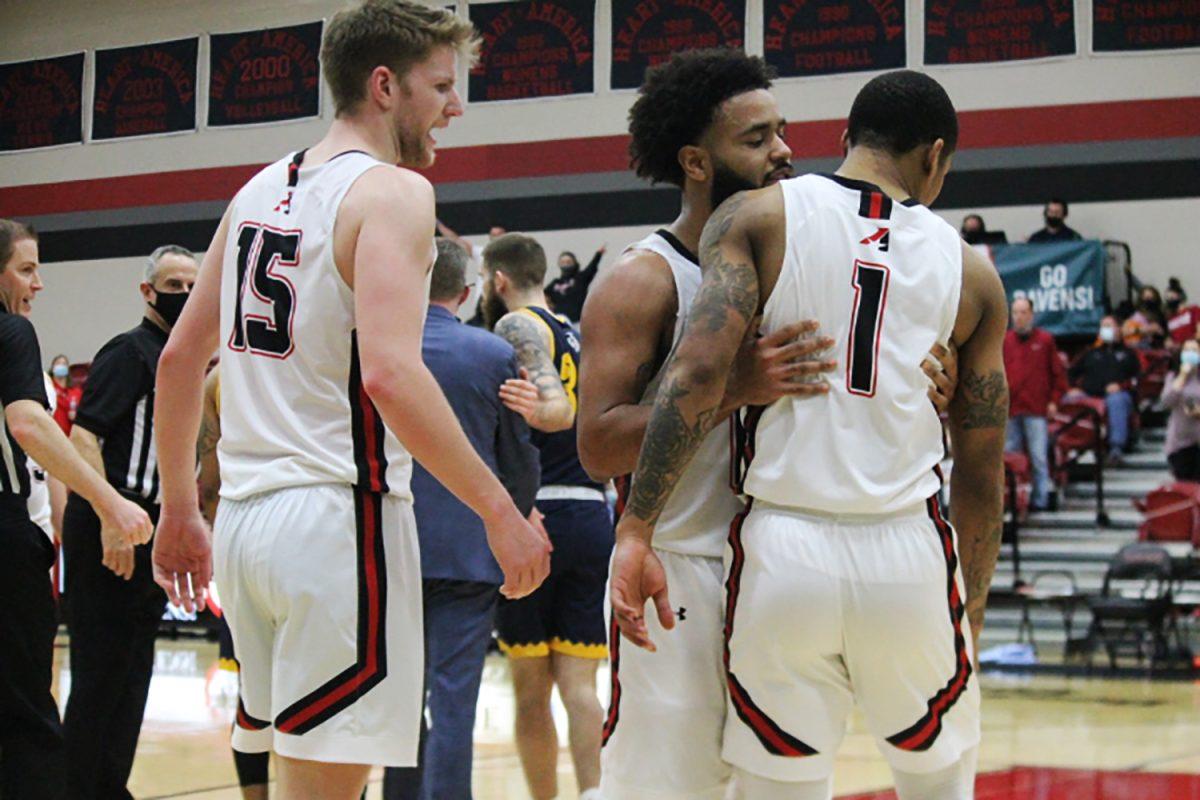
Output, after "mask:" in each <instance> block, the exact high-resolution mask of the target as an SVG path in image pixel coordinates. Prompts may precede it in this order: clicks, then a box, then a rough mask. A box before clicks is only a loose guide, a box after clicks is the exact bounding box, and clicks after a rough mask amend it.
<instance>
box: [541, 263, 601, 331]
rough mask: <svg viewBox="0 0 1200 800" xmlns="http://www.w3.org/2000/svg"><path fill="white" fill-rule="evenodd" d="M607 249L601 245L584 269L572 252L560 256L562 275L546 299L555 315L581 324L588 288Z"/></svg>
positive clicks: (554, 282)
mask: <svg viewBox="0 0 1200 800" xmlns="http://www.w3.org/2000/svg"><path fill="white" fill-rule="evenodd" d="M605 249H606V248H605V245H601V246H600V249H599V250H597V251H596V254H595V255H594V256H592V260H591V261H589V262H588V265H587V266H586V267H584V268H583V269H580V268H579V259H577V258H576V257H575V254H574V253H572V252H571V251H570V250H564V251H563V252H561V253H559V254H558V270H559V272H560V273H562V274H561V275H559V276H558V277H557V278H555V279H554V280H553V281H551V282H550V285H549V286H547V287H546V298H547V299H548V300H549V301H550V307H551V308H553V309H554V313H556V314H562V315H563V316H564V317H566V318H567V319H569V320H571V321H572V322H579V317H580V315H581V314H583V301H584V300H585V299H587V293H588V288H589V287H590V286H591V285H592V280H593V279H594V278H595V277H596V271H597V270H598V269H599V268H600V259H601V258H602V257H603V256H604V251H605Z"/></svg>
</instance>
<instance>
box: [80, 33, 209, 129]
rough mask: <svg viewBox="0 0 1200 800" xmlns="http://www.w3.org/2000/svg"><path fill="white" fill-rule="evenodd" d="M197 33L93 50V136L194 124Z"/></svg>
mask: <svg viewBox="0 0 1200 800" xmlns="http://www.w3.org/2000/svg"><path fill="white" fill-rule="evenodd" d="M199 48H200V40H199V39H195V38H193V39H177V40H175V41H173V42H159V43H158V44H143V45H135V46H134V47H118V48H116V49H113V50H97V51H96V87H95V90H94V91H93V94H92V97H93V101H92V137H91V138H92V139H93V140H103V139H122V138H125V137H128V136H147V135H155V134H163V133H176V132H178V131H194V130H196V58H197V53H198V52H199Z"/></svg>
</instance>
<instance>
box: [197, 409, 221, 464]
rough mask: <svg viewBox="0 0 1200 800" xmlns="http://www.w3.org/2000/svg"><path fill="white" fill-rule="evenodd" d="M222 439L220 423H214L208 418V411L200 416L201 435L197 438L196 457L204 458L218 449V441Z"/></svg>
mask: <svg viewBox="0 0 1200 800" xmlns="http://www.w3.org/2000/svg"><path fill="white" fill-rule="evenodd" d="M220 440H221V427H220V424H219V423H218V424H217V425H213V424H212V423H210V422H209V420H208V412H207V411H206V412H205V413H204V414H203V415H202V416H201V417H200V435H199V436H198V437H197V438H196V458H197V459H203V458H204V457H205V456H207V455H209V454H210V453H212V452H213V451H214V450H216V449H217V442H219V441H220Z"/></svg>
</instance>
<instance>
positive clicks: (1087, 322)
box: [989, 241, 1105, 336]
mask: <svg viewBox="0 0 1200 800" xmlns="http://www.w3.org/2000/svg"><path fill="white" fill-rule="evenodd" d="M989 251H990V253H991V257H992V262H993V263H995V265H996V269H997V270H998V271H999V272H1000V280H1002V281H1003V282H1004V290H1005V292H1006V293H1007V294H1008V300H1009V302H1010V303H1011V302H1012V301H1013V300H1015V299H1016V298H1018V297H1026V298H1028V299H1029V301H1030V302H1031V303H1033V313H1034V318H1035V319H1036V320H1037V325H1038V327H1040V328H1045V329H1046V330H1048V331H1050V333H1052V334H1054V335H1055V336H1077V335H1083V334H1089V335H1091V334H1095V333H1096V331H1097V330H1098V329H1099V328H1100V320H1101V319H1102V318H1103V317H1104V314H1105V308H1104V246H1103V245H1102V244H1101V243H1100V242H1098V241H1081V242H1054V243H1048V244H1002V245H993V246H991V247H990V248H989Z"/></svg>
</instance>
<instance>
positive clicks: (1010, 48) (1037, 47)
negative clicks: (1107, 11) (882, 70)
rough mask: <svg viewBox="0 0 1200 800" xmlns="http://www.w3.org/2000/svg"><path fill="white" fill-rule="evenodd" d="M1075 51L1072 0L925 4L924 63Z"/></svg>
mask: <svg viewBox="0 0 1200 800" xmlns="http://www.w3.org/2000/svg"><path fill="white" fill-rule="evenodd" d="M1074 53H1075V5H1074V2H1073V0H927V2H926V4H925V63H926V64H984V63H988V62H994V61H1024V60H1028V59H1033V58H1049V57H1052V56H1069V55H1074Z"/></svg>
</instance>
